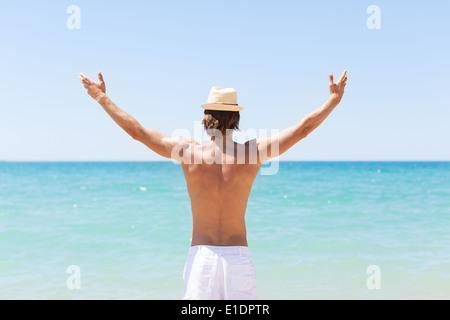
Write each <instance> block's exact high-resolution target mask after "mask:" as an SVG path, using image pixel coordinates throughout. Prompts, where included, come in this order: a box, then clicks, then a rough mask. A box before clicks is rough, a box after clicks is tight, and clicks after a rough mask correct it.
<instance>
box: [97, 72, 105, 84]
mask: <svg viewBox="0 0 450 320" xmlns="http://www.w3.org/2000/svg"><path fill="white" fill-rule="evenodd" d="M98 80H100V82H105V81H103V75H102V73H101V72H99V73H98Z"/></svg>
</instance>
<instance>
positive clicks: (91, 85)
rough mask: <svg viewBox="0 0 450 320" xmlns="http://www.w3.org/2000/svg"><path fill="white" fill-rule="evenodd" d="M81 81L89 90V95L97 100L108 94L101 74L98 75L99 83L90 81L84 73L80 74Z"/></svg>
mask: <svg viewBox="0 0 450 320" xmlns="http://www.w3.org/2000/svg"><path fill="white" fill-rule="evenodd" d="M80 80H81V83H83V85H84V87H85V88H86V89H87V93H88V94H89V95H90V96H91V97H92V98H94V99H95V100H98V98H100V97H101V96H102V95H103V94H104V93H105V92H106V85H105V81H103V75H102V73H101V72H99V73H98V80H99V82H95V81H94V80H91V79H89V78H88V77H86V76H85V75H84V74H82V73H80Z"/></svg>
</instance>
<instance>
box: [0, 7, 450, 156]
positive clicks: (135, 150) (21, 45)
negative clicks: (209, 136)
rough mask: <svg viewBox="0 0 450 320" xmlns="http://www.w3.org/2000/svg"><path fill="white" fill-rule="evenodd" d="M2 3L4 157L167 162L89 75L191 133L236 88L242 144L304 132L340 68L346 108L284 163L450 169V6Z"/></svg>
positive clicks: (139, 111) (145, 113)
mask: <svg viewBox="0 0 450 320" xmlns="http://www.w3.org/2000/svg"><path fill="white" fill-rule="evenodd" d="M0 4H1V10H0V40H1V51H0V52H1V53H0V57H1V59H0V67H1V71H2V74H3V76H2V77H0V112H1V115H0V161H2V160H3V161H153V160H166V159H164V158H161V157H160V156H158V155H157V154H155V153H153V152H152V151H151V150H149V149H148V148H146V147H145V146H144V145H143V144H140V143H139V142H138V141H135V140H133V139H132V138H130V137H129V136H128V135H127V134H126V133H125V132H124V131H123V130H122V129H121V128H120V127H118V126H117V125H116V124H115V123H114V121H113V120H112V119H111V118H109V116H108V115H107V114H106V112H105V111H104V110H103V109H102V107H101V106H100V105H99V104H97V103H96V102H95V101H94V100H93V99H91V98H90V97H89V96H88V95H87V94H86V91H85V89H84V88H83V86H82V85H81V83H80V81H79V79H78V74H79V73H80V72H82V73H84V74H85V75H87V76H88V77H91V78H96V76H97V73H98V72H99V71H101V72H102V73H103V76H104V79H105V82H106V87H107V94H108V96H109V97H110V98H111V99H112V100H113V101H114V102H115V103H116V104H117V105H118V106H119V107H120V108H122V109H123V110H125V111H126V112H128V113H130V114H131V115H132V116H134V117H135V118H136V119H137V120H138V121H139V122H140V123H141V124H142V125H143V126H145V127H148V128H152V129H155V130H158V131H161V132H164V133H166V134H168V135H174V134H175V133H176V132H179V131H180V129H181V130H184V131H185V132H187V133H190V134H191V135H192V136H191V137H193V136H194V134H195V129H196V123H197V124H198V122H199V121H201V119H202V117H203V109H202V108H201V107H200V105H201V104H202V103H205V102H206V100H207V98H208V94H209V90H210V89H211V87H212V86H219V87H222V88H229V87H231V88H235V89H236V91H237V95H238V103H239V104H240V105H241V106H243V107H244V108H245V109H244V110H242V111H241V122H240V127H241V129H242V131H241V132H238V133H236V139H237V140H239V139H241V140H242V141H243V140H245V139H247V138H248V139H250V138H255V136H253V137H252V136H251V134H250V133H252V132H258V130H266V131H267V132H270V131H271V130H282V129H284V128H286V127H289V126H292V125H294V124H296V123H297V122H298V121H300V120H301V119H302V118H303V117H304V116H306V115H307V114H308V113H310V112H312V111H313V110H315V109H316V108H318V107H320V106H321V105H322V104H323V103H324V102H325V101H326V100H327V99H328V96H329V91H328V90H329V89H328V85H329V82H328V74H329V73H332V74H334V75H335V78H338V77H339V76H340V74H341V73H342V72H343V71H344V70H347V72H348V83H347V86H346V92H345V95H344V98H343V99H342V101H341V104H340V105H339V106H338V107H337V108H336V109H335V110H333V112H332V113H331V114H330V116H329V117H328V118H327V119H326V120H325V121H324V123H323V124H322V125H321V126H320V127H319V128H317V129H316V130H315V131H314V132H313V133H311V134H310V135H309V136H308V137H307V138H306V139H304V140H301V141H300V142H299V143H298V144H296V145H295V146H293V147H292V148H291V149H290V150H288V151H287V152H286V153H285V154H283V155H282V156H281V158H280V159H281V160H301V161H344V160H349V161H385V160H386V161H415V160H418V161H422V160H432V161H449V160H450V147H449V146H450V144H449V142H450V125H449V124H450V121H449V119H450V102H449V101H450V95H449V93H450V89H449V85H450V81H449V77H450V62H449V59H450V41H448V39H449V34H450V22H449V21H450V19H449V15H450V2H449V1H445V0H441V1H437V0H429V1H381V0H371V1H364V0H346V1H335V0H333V1H320V0H318V1H293V0H291V1H286V0H277V1H265V0H258V1H254V0H239V1H234V0H232V1H214V0H208V1H196V0H192V1H167V0H165V1H137V0H134V1H132V0H130V1H112V0H108V1H97V0H90V1H81V0H71V1H62V0H54V1H22V0H17V1H8V2H7V1H1V2H0ZM72 5H75V6H77V8H79V10H80V11H79V16H78V17H79V19H78V18H77V17H75V16H74V15H73V14H74V12H73V11H70V10H69V11H68V8H69V7H70V6H72ZM371 5H375V6H377V8H378V9H379V10H378V11H376V12H375V11H370V10H369V12H368V8H369V7H370V6H371ZM375 13H379V15H377V16H375V15H374V14H375ZM77 23H79V24H77ZM74 26H75V27H76V28H73V27H74ZM373 26H375V28H373ZM177 130H178V131H177ZM203 138H205V139H206V136H205V135H203ZM202 140H203V139H202ZM205 141H206V140H204V141H199V142H205Z"/></svg>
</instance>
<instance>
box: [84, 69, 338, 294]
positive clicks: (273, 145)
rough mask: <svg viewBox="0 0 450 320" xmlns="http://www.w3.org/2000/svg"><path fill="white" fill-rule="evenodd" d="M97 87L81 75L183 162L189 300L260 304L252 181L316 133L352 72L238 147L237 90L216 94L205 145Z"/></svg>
mask: <svg viewBox="0 0 450 320" xmlns="http://www.w3.org/2000/svg"><path fill="white" fill-rule="evenodd" d="M98 78H99V82H95V81H93V80H91V79H89V78H87V77H86V76H84V75H83V74H80V80H81V82H82V83H83V84H84V87H85V88H86V89H87V93H88V94H89V95H90V96H91V97H92V98H94V99H95V100H96V101H97V102H98V103H99V104H100V105H101V106H102V107H103V108H104V109H105V111H106V112H107V113H108V114H109V115H110V116H111V118H112V119H113V120H114V121H115V122H116V123H117V124H118V125H119V126H120V127H122V128H123V129H124V130H125V131H126V132H127V133H128V134H129V135H130V136H131V137H132V138H133V139H135V140H138V141H140V142H142V143H143V144H145V145H146V146H147V147H149V148H150V149H151V150H153V151H154V152H156V153H158V154H159V155H161V156H163V157H165V158H169V159H175V160H177V161H179V162H180V163H181V166H182V169H183V172H184V176H185V179H186V184H187V190H188V193H189V197H190V199H191V209H192V240H191V248H190V249H189V253H188V259H187V262H186V266H185V270H184V276H183V278H184V297H183V298H184V299H234V300H241V299H256V277H255V269H254V266H253V261H252V258H251V255H250V251H249V249H248V247H247V234H246V227H245V211H246V207H247V200H248V197H249V195H250V191H251V188H252V184H253V181H254V179H255V178H256V175H257V173H258V171H259V168H260V166H261V164H262V163H263V162H265V161H267V160H268V159H270V158H274V157H277V156H279V155H281V154H283V153H284V152H285V151H287V150H288V149H289V148H290V147H292V146H293V145H294V144H296V143H297V142H298V141H300V140H301V139H303V138H305V137H307V136H308V134H310V133H311V132H312V131H313V130H314V129H315V128H317V127H318V126H319V125H320V124H321V123H322V122H323V121H324V120H325V118H326V117H327V116H328V115H329V114H330V112H331V111H332V110H333V109H334V108H335V107H336V106H337V105H338V104H339V103H340V101H341V99H342V96H343V94H344V88H345V85H346V81H347V71H344V73H343V74H342V76H341V77H340V78H339V80H338V81H337V82H336V83H334V82H333V75H332V74H330V75H329V80H330V97H329V99H328V100H327V101H326V102H325V103H324V104H323V105H322V106H321V107H320V108H318V109H317V110H315V111H313V112H311V113H310V114H308V115H307V116H306V117H304V118H303V119H302V120H301V121H299V122H298V123H297V124H295V125H293V126H291V127H289V128H286V129H284V130H281V131H280V132H279V133H277V134H276V135H273V136H271V137H269V138H258V139H253V140H250V141H247V142H246V143H244V144H239V143H236V142H234V141H233V139H232V134H231V133H232V131H233V130H235V129H238V125H239V118H240V115H239V111H241V110H242V109H243V108H242V107H241V106H239V105H238V104H237V95H236V92H235V91H234V89H232V88H228V89H221V88H218V87H213V88H212V89H211V92H210V95H209V98H208V103H206V104H203V105H202V107H203V108H204V109H205V111H204V118H203V122H202V123H203V124H204V127H205V129H206V131H207V132H208V134H209V135H210V136H211V140H210V141H209V142H207V143H205V144H200V143H198V142H196V141H193V140H189V139H186V138H173V137H170V136H168V135H165V134H163V133H161V132H158V131H156V130H153V129H148V128H144V127H143V126H142V125H141V124H140V123H139V122H138V121H136V119H134V118H133V117H132V116H130V115H129V114H128V113H126V112H125V111H123V110H121V109H120V108H119V107H117V106H116V105H115V104H114V103H113V102H112V101H111V100H110V99H109V98H108V96H107V95H106V93H105V92H106V87H105V82H104V81H103V76H102V74H101V73H99V74H98Z"/></svg>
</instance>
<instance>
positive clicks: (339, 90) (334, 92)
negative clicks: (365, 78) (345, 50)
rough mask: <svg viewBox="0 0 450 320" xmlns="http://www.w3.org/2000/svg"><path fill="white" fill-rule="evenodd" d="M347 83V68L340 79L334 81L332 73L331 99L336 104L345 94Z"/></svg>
mask: <svg viewBox="0 0 450 320" xmlns="http://www.w3.org/2000/svg"><path fill="white" fill-rule="evenodd" d="M346 84H347V70H345V71H344V73H343V74H342V76H341V77H340V78H339V80H338V81H337V82H336V83H334V82H333V75H332V74H331V73H330V95H331V97H330V99H331V100H332V102H333V103H334V104H335V105H338V104H339V102H341V99H342V96H343V95H344V88H345V85H346Z"/></svg>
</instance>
